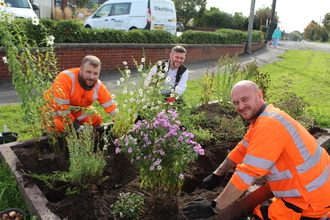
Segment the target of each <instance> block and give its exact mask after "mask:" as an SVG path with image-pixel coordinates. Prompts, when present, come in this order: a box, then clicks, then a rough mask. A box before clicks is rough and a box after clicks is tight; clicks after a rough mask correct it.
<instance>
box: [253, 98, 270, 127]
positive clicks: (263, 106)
mask: <svg viewBox="0 0 330 220" xmlns="http://www.w3.org/2000/svg"><path fill="white" fill-rule="evenodd" d="M267 106H268V104H267V103H266V102H264V104H262V106H261V108H260V110H259V112H258V115H257V116H256V119H257V118H258V117H259V116H260V115H261V113H263V112H264V111H265V109H266V108H267ZM250 124H251V123H250Z"/></svg>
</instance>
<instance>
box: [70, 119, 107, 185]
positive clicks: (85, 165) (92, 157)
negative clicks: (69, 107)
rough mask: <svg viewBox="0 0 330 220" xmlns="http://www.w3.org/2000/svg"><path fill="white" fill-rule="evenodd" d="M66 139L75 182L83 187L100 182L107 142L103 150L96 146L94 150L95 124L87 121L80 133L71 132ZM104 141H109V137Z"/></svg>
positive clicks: (71, 172)
mask: <svg viewBox="0 0 330 220" xmlns="http://www.w3.org/2000/svg"><path fill="white" fill-rule="evenodd" d="M72 126H73V125H72ZM73 129H74V128H73ZM66 140H67V143H68V149H69V156H70V169H69V173H70V178H71V179H72V181H73V183H74V184H76V185H78V186H80V187H82V186H86V185H89V184H92V183H95V182H98V178H99V177H100V176H102V174H103V168H104V167H105V165H106V161H105V160H104V157H105V152H106V151H107V144H105V145H104V146H102V150H101V149H99V146H96V152H94V149H95V147H94V143H95V140H96V133H95V131H94V128H93V126H92V125H91V124H86V123H85V124H84V130H83V131H81V132H79V133H78V134H77V133H76V132H71V133H70V134H69V135H68V136H67V137H66ZM104 141H105V143H107V139H105V140H104Z"/></svg>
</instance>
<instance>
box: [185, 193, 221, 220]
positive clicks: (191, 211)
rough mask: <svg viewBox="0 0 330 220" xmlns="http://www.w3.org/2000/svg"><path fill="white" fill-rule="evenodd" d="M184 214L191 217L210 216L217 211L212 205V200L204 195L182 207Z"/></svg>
mask: <svg viewBox="0 0 330 220" xmlns="http://www.w3.org/2000/svg"><path fill="white" fill-rule="evenodd" d="M181 210H182V212H183V214H184V215H185V216H187V217H188V218H189V219H200V218H210V217H212V216H214V215H216V214H217V213H215V212H214V211H213V209H212V207H211V202H210V201H208V200H207V199H204V198H202V197H197V198H196V199H195V200H193V201H192V202H190V203H188V204H187V205H185V206H183V207H182V208H181Z"/></svg>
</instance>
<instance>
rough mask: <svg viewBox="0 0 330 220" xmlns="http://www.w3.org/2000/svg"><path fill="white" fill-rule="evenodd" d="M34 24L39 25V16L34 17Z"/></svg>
mask: <svg viewBox="0 0 330 220" xmlns="http://www.w3.org/2000/svg"><path fill="white" fill-rule="evenodd" d="M32 24H33V25H39V18H38V17H37V16H33V17H32Z"/></svg>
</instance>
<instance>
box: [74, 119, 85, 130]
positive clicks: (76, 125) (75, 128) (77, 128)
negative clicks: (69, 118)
mask: <svg viewBox="0 0 330 220" xmlns="http://www.w3.org/2000/svg"><path fill="white" fill-rule="evenodd" d="M73 127H74V130H76V132H77V133H79V132H81V131H83V130H84V129H85V128H84V126H82V125H80V124H79V123H78V122H76V121H74V122H73Z"/></svg>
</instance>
